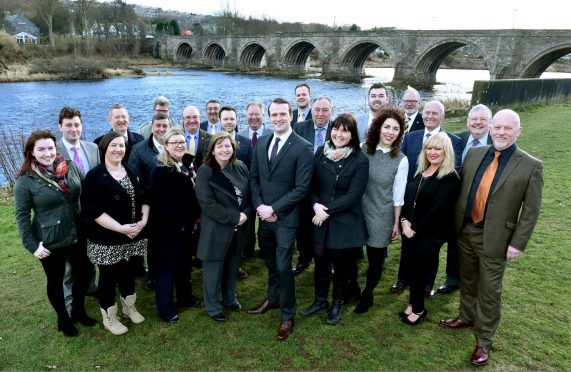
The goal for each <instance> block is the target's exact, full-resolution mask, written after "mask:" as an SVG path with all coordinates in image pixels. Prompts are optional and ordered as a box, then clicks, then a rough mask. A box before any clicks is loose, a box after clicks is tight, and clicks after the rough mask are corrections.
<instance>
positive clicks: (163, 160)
mask: <svg viewBox="0 0 571 372" xmlns="http://www.w3.org/2000/svg"><path fill="white" fill-rule="evenodd" d="M177 135H181V136H183V137H184V132H183V131H182V129H180V128H170V129H169V130H167V132H166V133H165V134H164V135H163V143H164V146H165V147H166V145H167V144H168V142H169V140H170V139H171V137H174V136H177ZM185 141H186V139H185ZM157 165H158V166H159V167H171V168H176V170H177V171H178V172H180V167H179V165H178V163H177V162H175V161H174V160H173V158H172V157H171V156H170V154H169V152H168V151H167V150H166V149H165V150H164V151H163V152H161V153H160V154H159V155H157Z"/></svg>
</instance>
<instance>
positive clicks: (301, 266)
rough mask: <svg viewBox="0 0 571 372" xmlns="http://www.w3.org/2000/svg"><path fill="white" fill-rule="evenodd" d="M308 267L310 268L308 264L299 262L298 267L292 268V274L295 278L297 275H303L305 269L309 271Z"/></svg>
mask: <svg viewBox="0 0 571 372" xmlns="http://www.w3.org/2000/svg"><path fill="white" fill-rule="evenodd" d="M308 267H309V265H308V264H304V263H302V262H298V263H297V265H295V266H294V267H292V269H291V272H292V273H293V275H294V276H297V275H299V274H301V273H302V272H304V271H305V269H307V268H308Z"/></svg>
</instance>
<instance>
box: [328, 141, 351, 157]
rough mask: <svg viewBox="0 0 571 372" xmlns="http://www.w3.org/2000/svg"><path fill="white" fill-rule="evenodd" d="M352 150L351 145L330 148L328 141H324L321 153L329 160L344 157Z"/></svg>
mask: <svg viewBox="0 0 571 372" xmlns="http://www.w3.org/2000/svg"><path fill="white" fill-rule="evenodd" d="M352 152H353V148H351V147H347V146H345V147H339V148H336V149H334V148H331V146H330V144H329V141H327V142H325V145H324V146H323V155H325V157H326V158H327V159H329V160H331V161H339V160H342V159H345V158H346V157H348V156H349V155H351V153H352Z"/></svg>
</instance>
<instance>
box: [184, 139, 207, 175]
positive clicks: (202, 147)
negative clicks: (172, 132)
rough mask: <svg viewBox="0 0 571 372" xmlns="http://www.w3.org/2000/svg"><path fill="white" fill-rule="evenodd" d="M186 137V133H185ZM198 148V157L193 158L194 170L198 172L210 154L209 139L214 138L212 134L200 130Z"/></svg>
mask: <svg viewBox="0 0 571 372" xmlns="http://www.w3.org/2000/svg"><path fill="white" fill-rule="evenodd" d="M185 136H186V132H185ZM198 136H199V137H198V148H197V149H196V155H195V156H194V158H193V164H194V169H195V170H198V168H200V166H201V165H202V162H203V161H204V158H205V157H206V154H207V153H208V142H209V138H210V137H212V134H210V133H208V132H206V131H204V130H202V129H199V130H198Z"/></svg>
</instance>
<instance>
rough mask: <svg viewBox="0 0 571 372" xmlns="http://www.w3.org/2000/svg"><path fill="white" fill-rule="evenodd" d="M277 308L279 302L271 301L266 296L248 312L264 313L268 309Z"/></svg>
mask: <svg viewBox="0 0 571 372" xmlns="http://www.w3.org/2000/svg"><path fill="white" fill-rule="evenodd" d="M279 308H280V304H279V303H272V302H270V301H269V300H268V299H267V298H266V299H265V300H264V301H262V303H261V304H259V305H258V306H256V307H254V308H253V309H250V310H248V314H264V313H266V312H267V311H268V310H272V309H279Z"/></svg>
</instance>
